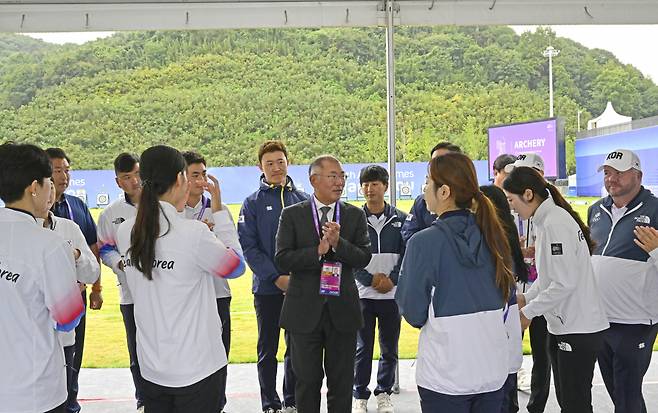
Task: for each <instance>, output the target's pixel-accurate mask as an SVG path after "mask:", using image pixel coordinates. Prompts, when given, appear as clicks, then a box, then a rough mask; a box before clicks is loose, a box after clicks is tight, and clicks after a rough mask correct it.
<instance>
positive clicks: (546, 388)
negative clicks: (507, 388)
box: [527, 316, 551, 413]
mask: <svg viewBox="0 0 658 413" xmlns="http://www.w3.org/2000/svg"><path fill="white" fill-rule="evenodd" d="M529 330H530V347H531V348H532V376H531V379H530V399H529V400H528V406H527V409H528V412H529V413H542V412H543V411H544V409H545V408H546V402H547V401H548V395H549V393H550V390H551V362H550V358H549V351H548V330H547V328H546V319H545V318H544V317H542V316H539V317H534V318H533V319H532V322H531V323H530V328H529Z"/></svg>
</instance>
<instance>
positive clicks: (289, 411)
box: [281, 406, 297, 413]
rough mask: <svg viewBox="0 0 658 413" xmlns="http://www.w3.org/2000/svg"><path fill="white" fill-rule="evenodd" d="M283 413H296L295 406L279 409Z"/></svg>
mask: <svg viewBox="0 0 658 413" xmlns="http://www.w3.org/2000/svg"><path fill="white" fill-rule="evenodd" d="M281 412H283V413H297V408H296V407H295V406H287V407H284V408H283V409H281Z"/></svg>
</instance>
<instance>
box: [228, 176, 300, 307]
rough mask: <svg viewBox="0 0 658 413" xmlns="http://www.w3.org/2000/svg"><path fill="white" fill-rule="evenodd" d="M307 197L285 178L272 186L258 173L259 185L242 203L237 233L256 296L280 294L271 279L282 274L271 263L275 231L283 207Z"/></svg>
mask: <svg viewBox="0 0 658 413" xmlns="http://www.w3.org/2000/svg"><path fill="white" fill-rule="evenodd" d="M308 198H309V195H308V194H306V193H305V192H302V191H299V190H298V189H297V188H296V187H295V184H294V183H293V181H292V179H291V178H290V177H288V181H287V183H286V185H284V186H280V185H276V186H275V185H271V184H269V183H267V181H265V177H264V176H261V180H260V188H258V190H257V191H256V192H254V193H253V194H251V195H249V196H248V197H247V199H245V200H244V202H243V203H242V208H241V209H240V217H239V218H238V236H239V237H240V245H242V250H243V252H244V258H245V260H246V261H247V264H249V268H251V271H252V272H253V273H254V275H253V284H252V292H253V293H254V294H259V295H273V294H283V292H282V291H281V290H280V289H279V288H278V287H277V286H276V285H275V284H274V281H276V279H277V278H278V277H279V276H280V275H281V274H283V272H282V271H281V270H279V269H278V268H277V266H276V265H275V264H274V252H275V248H276V231H277V229H278V227H279V216H281V210H283V208H284V207H287V206H290V205H294V204H296V203H298V202H301V201H304V200H306V199H308Z"/></svg>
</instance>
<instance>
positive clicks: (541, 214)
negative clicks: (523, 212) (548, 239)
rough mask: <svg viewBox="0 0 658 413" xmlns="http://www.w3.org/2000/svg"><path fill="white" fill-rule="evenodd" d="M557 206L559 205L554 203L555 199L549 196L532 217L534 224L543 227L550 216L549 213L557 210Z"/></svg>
mask: <svg viewBox="0 0 658 413" xmlns="http://www.w3.org/2000/svg"><path fill="white" fill-rule="evenodd" d="M556 206H557V205H555V201H553V198H551V197H550V196H549V197H548V198H546V200H545V201H544V202H542V203H541V205H539V207H537V209H536V210H535V213H534V215H533V216H532V222H533V223H534V224H537V225H542V224H543V223H544V221H545V220H546V217H547V216H548V213H549V212H550V210H551V209H553V208H555V207H556Z"/></svg>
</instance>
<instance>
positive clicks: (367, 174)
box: [359, 165, 388, 186]
mask: <svg viewBox="0 0 658 413" xmlns="http://www.w3.org/2000/svg"><path fill="white" fill-rule="evenodd" d="M374 181H379V182H381V183H383V184H384V185H386V186H388V171H387V170H386V169H384V168H382V167H381V166H379V165H368V166H366V167H365V168H363V169H361V173H360V174H359V185H363V183H364V182H374Z"/></svg>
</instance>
